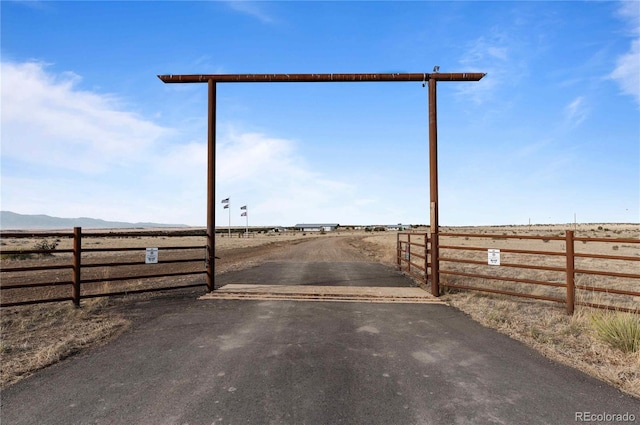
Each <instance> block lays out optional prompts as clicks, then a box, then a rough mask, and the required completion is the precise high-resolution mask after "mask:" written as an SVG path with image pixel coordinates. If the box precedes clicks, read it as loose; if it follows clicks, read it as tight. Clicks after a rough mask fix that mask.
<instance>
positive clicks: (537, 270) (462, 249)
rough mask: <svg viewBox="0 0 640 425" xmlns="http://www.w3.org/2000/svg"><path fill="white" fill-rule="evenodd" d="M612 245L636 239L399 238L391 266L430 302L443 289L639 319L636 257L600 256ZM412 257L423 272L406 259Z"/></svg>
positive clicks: (637, 243)
mask: <svg viewBox="0 0 640 425" xmlns="http://www.w3.org/2000/svg"><path fill="white" fill-rule="evenodd" d="M436 237H437V238H438V239H437V240H438V243H437V247H438V250H439V255H438V258H437V261H433V260H432V259H431V248H430V247H431V246H432V245H433V244H434V241H435V240H436V239H435V238H436ZM415 238H421V240H424V241H425V242H424V243H419V244H416V243H413V242H412V240H415ZM580 242H581V243H582V244H579V243H580ZM596 244H599V245H600V247H599V251H600V252H597V251H598V249H594V248H593V245H596ZM532 245H533V247H532ZM620 247H623V248H626V249H627V251H629V252H631V251H632V250H640V240H638V239H621V238H618V239H613V238H593V237H592V238H587V237H576V236H575V235H574V232H573V231H571V230H567V231H566V232H565V235H564V236H532V235H507V234H501V235H496V234H477V233H450V232H441V233H439V234H438V235H435V234H430V235H429V234H426V233H405V232H400V233H398V237H397V251H398V260H397V264H398V269H400V270H402V271H403V272H405V273H407V274H409V275H411V276H412V277H414V278H416V279H418V280H419V281H420V282H423V283H425V284H430V285H431V289H432V293H433V294H434V295H436V296H438V295H439V294H440V290H439V288H440V287H443V288H450V289H452V290H472V291H482V292H488V293H495V294H502V295H509V296H515V297H524V298H531V299H536V300H544V301H551V302H557V303H561V304H565V306H566V310H567V313H568V314H573V312H574V309H575V306H576V305H582V306H588V307H595V308H602V309H610V310H619V311H629V312H635V313H640V308H639V300H640V280H639V279H640V252H631V254H630V255H620V254H615V255H612V254H607V253H603V252H605V251H607V249H610V250H614V251H617V250H619V249H620ZM534 248H535V249H534ZM415 251H418V252H415ZM416 256H418V258H420V259H422V258H425V263H424V266H422V265H420V264H416V263H415V262H414V261H411V258H413V257H416ZM434 270H437V271H438V273H434ZM434 288H437V289H434Z"/></svg>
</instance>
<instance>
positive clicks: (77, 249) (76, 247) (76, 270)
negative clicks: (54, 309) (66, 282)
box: [71, 227, 82, 307]
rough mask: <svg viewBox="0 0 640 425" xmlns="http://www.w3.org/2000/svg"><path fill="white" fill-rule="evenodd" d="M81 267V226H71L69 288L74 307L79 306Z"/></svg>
mask: <svg viewBox="0 0 640 425" xmlns="http://www.w3.org/2000/svg"><path fill="white" fill-rule="evenodd" d="M81 268H82V228H81V227H74V228H73V278H72V282H73V287H72V289H71V298H72V299H73V304H74V305H75V306H76V307H80V279H81V278H82V274H81Z"/></svg>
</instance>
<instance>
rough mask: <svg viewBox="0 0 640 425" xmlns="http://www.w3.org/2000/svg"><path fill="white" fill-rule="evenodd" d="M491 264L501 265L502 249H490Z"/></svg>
mask: <svg viewBox="0 0 640 425" xmlns="http://www.w3.org/2000/svg"><path fill="white" fill-rule="evenodd" d="M489 265H490V266H499V265H500V250H499V249H490V250H489Z"/></svg>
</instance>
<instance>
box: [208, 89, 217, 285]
mask: <svg viewBox="0 0 640 425" xmlns="http://www.w3.org/2000/svg"><path fill="white" fill-rule="evenodd" d="M207 147H208V148H207V149H208V152H207V158H208V161H207V290H208V291H209V292H212V291H213V290H214V289H215V282H214V274H215V258H216V256H215V252H216V208H215V199H216V180H215V179H216V83H215V82H214V81H213V80H209V109H208V137H207Z"/></svg>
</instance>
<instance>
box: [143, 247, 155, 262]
mask: <svg viewBox="0 0 640 425" xmlns="http://www.w3.org/2000/svg"><path fill="white" fill-rule="evenodd" d="M144 262H145V263H147V264H157V263H158V248H147V256H146V258H145V260H144Z"/></svg>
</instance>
